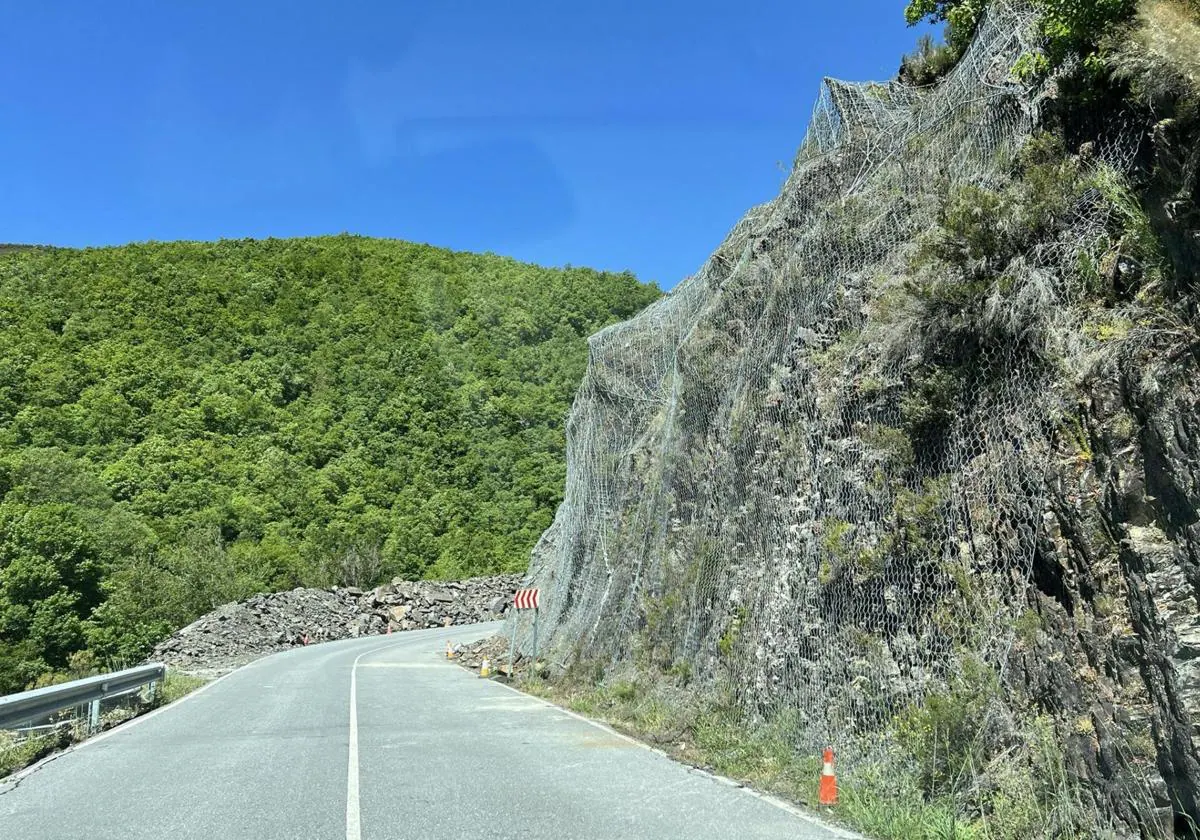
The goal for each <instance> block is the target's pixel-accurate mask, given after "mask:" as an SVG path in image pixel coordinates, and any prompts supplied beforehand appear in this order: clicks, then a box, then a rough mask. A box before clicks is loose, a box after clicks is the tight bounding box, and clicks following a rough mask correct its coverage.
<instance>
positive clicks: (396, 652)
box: [0, 625, 847, 840]
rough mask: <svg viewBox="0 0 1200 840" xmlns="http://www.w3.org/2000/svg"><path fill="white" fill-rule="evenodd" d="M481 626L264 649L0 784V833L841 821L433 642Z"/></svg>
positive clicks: (153, 834)
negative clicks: (480, 668)
mask: <svg viewBox="0 0 1200 840" xmlns="http://www.w3.org/2000/svg"><path fill="white" fill-rule="evenodd" d="M494 629H495V626H489V625H481V626H479V627H476V628H469V629H467V628H452V629H449V630H427V631H420V632H412V633H404V634H396V635H393V636H390V637H387V636H384V637H373V638H368V639H354V640H348V641H343V642H333V643H329V644H324V645H314V646H311V647H307V648H300V649H297V650H293V651H288V652H286V653H282V654H278V655H276V656H272V657H269V658H267V659H262V660H259V661H258V662H255V663H254V664H252V665H249V666H247V667H246V668H243V669H241V670H240V671H237V672H235V673H233V674H231V675H229V676H228V677H226V678H225V679H223V680H221V681H220V682H218V683H216V684H214V685H212V686H211V687H210V688H207V689H205V690H203V691H202V692H201V693H199V694H197V695H195V696H193V697H190V698H187V699H185V700H184V701H182V702H181V703H179V704H176V705H174V706H169V707H167V708H165V709H163V710H162V711H160V712H158V713H156V714H153V715H151V716H148V717H146V718H143V719H142V720H140V721H136V722H134V723H133V724H132V725H126V726H125V727H121V728H119V729H117V730H114V731H112V732H110V733H106V734H105V735H102V736H100V737H99V738H97V739H94V740H93V741H92V742H89V743H87V744H85V745H83V746H82V747H80V748H78V749H76V750H74V751H72V752H69V753H66V754H64V755H62V756H60V757H58V758H56V759H54V760H53V761H50V762H48V763H46V764H44V765H42V766H41V767H40V768H39V769H37V770H36V771H35V772H33V773H30V774H29V775H28V776H26V777H24V778H22V779H21V780H20V781H19V782H18V783H16V784H15V785H14V784H13V783H11V782H9V783H4V782H0V838H5V840H7V838H21V839H22V840H49V839H50V838H53V840H77V839H78V840H85V839H86V838H113V840H136V839H137V838H153V840H185V839H186V838H205V840H238V839H239V838H245V840H307V838H313V840H343V838H345V840H384V838H395V840H408V838H412V840H483V839H484V838H486V839H487V840H518V838H520V840H768V838H770V839H771V840H783V838H786V839H787V840H826V838H834V837H844V836H847V835H846V834H844V833H841V832H836V831H833V830H828V829H824V828H822V827H820V826H818V825H816V824H814V823H812V822H809V821H807V820H806V819H804V818H802V817H800V816H797V815H796V814H794V813H791V812H789V811H787V810H785V809H783V808H780V807H777V806H776V805H773V804H771V803H770V802H767V801H764V800H763V799H760V798H757V797H755V796H753V795H751V794H749V793H747V792H745V791H742V790H739V789H737V788H735V787H732V786H730V785H728V784H725V783H722V782H721V781H718V780H716V779H713V778H711V777H709V776H706V775H705V774H702V773H697V772H695V771H692V770H689V769H688V768H686V767H683V766H682V765H679V764H676V763H674V762H672V761H670V760H668V759H666V758H664V757H662V756H660V755H658V754H656V753H653V752H651V751H649V750H646V749H644V748H642V747H639V746H637V745H635V744H633V743H632V742H630V741H628V740H626V739H624V738H621V737H619V736H616V735H614V734H612V733H610V732H609V731H607V730H605V729H603V728H600V727H596V726H593V725H591V724H589V723H587V722H585V721H582V720H580V719H578V718H575V717H573V716H571V715H568V714H566V713H564V712H562V711H561V710H559V709H557V708H555V707H553V706H550V705H548V704H544V703H542V702H540V701H537V700H534V699H532V698H528V697H525V696H523V695H520V694H517V693H516V692H513V691H511V690H509V689H508V688H506V687H504V686H502V685H498V684H496V683H493V682H491V681H488V680H480V679H478V678H477V677H475V676H473V675H472V674H470V673H468V672H467V671H465V670H463V669H461V668H459V667H458V666H456V665H454V664H452V663H448V662H447V661H446V660H445V658H444V649H445V642H446V640H447V639H451V638H453V639H454V640H456V641H470V640H473V639H476V638H482V637H483V636H485V635H487V634H488V633H490V632H494ZM356 663H357V664H356ZM352 701H353V702H352Z"/></svg>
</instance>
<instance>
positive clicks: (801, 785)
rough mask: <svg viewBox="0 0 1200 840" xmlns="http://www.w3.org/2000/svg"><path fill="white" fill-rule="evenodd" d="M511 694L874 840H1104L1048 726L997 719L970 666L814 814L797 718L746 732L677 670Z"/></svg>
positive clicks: (727, 698)
mask: <svg viewBox="0 0 1200 840" xmlns="http://www.w3.org/2000/svg"><path fill="white" fill-rule="evenodd" d="M518 686H519V687H520V688H522V689H523V690H525V691H528V692H529V693H531V694H535V695H537V696H540V697H544V698H546V699H549V700H551V701H553V702H555V703H559V704H561V705H563V706H565V707H566V708H569V709H571V710H573V711H575V712H578V713H579V714H582V715H585V716H587V717H590V718H593V719H596V720H600V721H603V722H605V723H608V724H610V725H612V726H613V727H614V728H616V729H618V730H620V731H622V732H625V733H626V734H629V735H631V736H634V737H636V738H638V739H640V740H642V741H644V742H646V743H648V744H650V745H653V746H655V747H657V748H659V749H661V750H663V751H664V752H666V753H668V754H669V755H671V756H673V757H674V758H676V759H677V760H679V761H683V762H685V763H688V764H691V765H693V766H696V767H701V768H704V769H707V770H710V771H712V772H715V773H718V774H720V775H723V776H726V777H728V778H731V779H734V780H737V781H739V782H743V783H745V784H746V785H748V786H750V787H752V788H754V789H756V790H759V791H762V792H765V793H771V794H774V795H776V796H779V797H781V798H783V799H785V800H788V801H791V802H794V803H796V804H798V805H801V806H804V807H806V808H808V809H809V810H812V811H814V812H817V813H820V814H821V815H822V816H823V817H825V818H826V819H828V820H830V821H832V822H836V823H840V824H843V825H846V826H848V827H850V828H853V829H855V830H858V831H861V832H863V833H864V834H866V835H867V836H869V837H872V838H877V840H1027V839H1028V838H1033V837H1055V838H1060V840H1091V838H1098V837H1104V836H1106V835H1105V834H1104V827H1103V825H1101V824H1099V823H1098V822H1097V821H1096V815H1094V814H1092V813H1091V812H1090V811H1089V810H1088V809H1087V808H1086V807H1085V806H1084V805H1083V804H1082V803H1081V802H1080V801H1079V800H1078V798H1077V793H1076V790H1075V788H1074V787H1073V785H1072V783H1071V781H1070V779H1069V777H1068V774H1067V772H1066V770H1065V768H1064V760H1063V755H1062V752H1061V748H1060V747H1059V745H1058V743H1057V742H1056V740H1055V737H1054V732H1053V730H1052V728H1051V727H1050V724H1049V721H1048V720H1046V719H1041V718H1036V717H1035V718H1031V719H1029V720H1025V721H1009V720H1003V721H1002V720H999V719H997V715H1000V714H1002V711H1001V709H1002V706H1003V704H1002V703H1001V702H999V701H1000V687H999V684H998V682H997V681H996V679H995V676H994V675H993V674H992V673H991V672H990V671H989V670H987V669H985V668H982V667H980V668H977V669H974V670H972V671H971V672H970V673H968V674H965V675H963V677H961V678H960V679H958V680H956V681H955V682H954V684H953V685H952V686H951V687H950V689H949V690H948V691H947V692H946V693H945V694H942V695H938V696H934V697H930V698H928V700H927V702H925V703H924V704H922V705H920V706H914V707H912V708H911V709H909V710H907V711H906V712H905V713H904V714H902V715H900V716H899V717H898V718H897V719H896V720H895V721H894V722H893V725H892V727H891V729H890V731H889V732H887V733H882V735H881V737H880V738H879V739H878V740H879V743H881V744H882V743H890V744H892V745H893V749H892V750H891V751H889V752H879V753H877V754H876V755H875V756H874V757H873V758H872V759H871V760H870V761H866V762H860V763H858V764H856V765H855V767H854V769H853V771H852V772H845V771H844V770H843V771H839V778H838V788H839V790H838V804H837V805H836V806H833V807H822V806H820V805H819V804H818V799H817V791H818V785H819V782H820V773H821V757H820V748H819V747H818V748H812V749H804V748H803V747H802V746H801V745H800V744H799V743H798V741H797V733H798V732H800V731H802V727H801V726H800V725H799V721H798V717H799V714H800V713H799V711H796V712H795V713H794V715H795V716H796V718H797V719H796V720H794V719H791V718H789V716H788V715H783V716H780V717H777V718H774V719H770V720H767V719H755V718H753V717H751V716H748V715H747V714H746V713H745V712H744V711H742V710H741V709H740V708H739V706H738V705H737V704H736V703H735V702H734V701H733V699H732V696H731V695H730V694H729V692H727V691H724V692H723V691H715V692H711V691H710V692H698V691H697V690H696V689H695V686H692V685H690V684H689V682H688V679H687V676H686V674H685V672H684V670H683V669H682V668H680V669H676V670H675V671H674V672H671V673H656V674H648V672H647V671H646V670H645V669H641V670H634V669H631V668H628V667H624V668H617V669H614V670H613V671H612V672H611V673H609V674H606V673H605V669H604V667H603V666H601V665H599V664H596V663H592V664H587V665H585V664H577V665H575V666H572V667H571V668H570V669H569V670H568V671H567V672H566V673H565V674H563V675H561V676H556V677H554V678H552V679H545V678H542V677H537V676H535V677H530V678H526V679H523V680H520V681H519V682H518Z"/></svg>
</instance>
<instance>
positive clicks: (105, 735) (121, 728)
mask: <svg viewBox="0 0 1200 840" xmlns="http://www.w3.org/2000/svg"><path fill="white" fill-rule="evenodd" d="M262 661H263V660H262V659H256V660H254V661H253V662H249V663H247V664H245V665H243V666H241V667H240V668H235V669H234V670H232V671H230V672H228V673H225V674H222V675H221V676H219V677H217V678H216V679H215V680H210V681H209V682H206V683H205V684H204V685H202V686H200V687H199V688H197V689H196V690H195V691H192V692H189V693H188V694H185V695H183V696H182V697H180V698H179V699H178V700H176V701H175V702H173V703H168V704H167V705H165V706H159V707H158V708H157V709H154V710H152V711H149V712H146V714H144V715H138V716H137V717H133V718H130V719H129V720H127V721H125V722H124V723H121V724H118V725H117V726H114V727H113V728H112V729H110V730H108V731H107V732H101V733H100V734H99V735H93V736H92V737H91V738H88V739H86V740H84V741H80V742H78V743H75V744H71V746H69V747H67V748H66V749H63V750H60V751H58V752H55V753H51V754H50V755H48V756H46V757H45V758H43V759H42V760H41V761H38V762H36V763H34V764H31V765H29V766H28V767H26V768H24V769H23V770H18V771H17V772H16V773H13V774H12V775H11V776H5V777H4V778H3V779H0V792H3V790H4V789H5V788H7V787H8V786H10V785H16V784H19V783H20V782H21V781H22V780H23V779H24V778H25V777H26V776H29V775H31V774H33V773H36V772H37V771H38V770H39V769H41V767H42V765H44V764H49V763H50V762H51V761H55V760H56V759H59V758H62V757H63V756H64V755H70V754H71V753H73V752H79V751H80V750H82V749H86V748H87V747H90V746H92V745H93V744H99V743H100V742H101V741H107V740H108V739H109V738H111V737H113V736H114V735H120V734H121V733H122V732H128V731H129V730H130V729H133V728H134V727H135V726H137V725H138V724H141V723H145V722H146V721H148V720H150V719H151V718H154V717H158V716H159V715H161V714H162V713H163V712H169V711H171V710H172V709H177V708H179V707H180V706H182V705H183V704H184V703H186V702H187V701H188V700H191V699H192V698H194V697H199V696H200V695H201V694H203V693H204V692H206V691H208V690H209V689H210V688H212V687H213V686H214V685H216V684H217V683H219V682H221V681H222V680H224V679H225V678H226V677H232V676H233V675H234V674H236V673H238V672H239V671H243V670H245V669H246V668H250V667H253V666H254V665H257V664H258V663H259V662H262Z"/></svg>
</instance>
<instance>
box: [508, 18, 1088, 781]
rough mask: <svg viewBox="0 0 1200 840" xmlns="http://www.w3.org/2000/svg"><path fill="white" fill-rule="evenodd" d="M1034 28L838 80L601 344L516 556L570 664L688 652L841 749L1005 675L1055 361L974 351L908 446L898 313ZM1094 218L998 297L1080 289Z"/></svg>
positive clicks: (907, 386) (1025, 91) (1024, 107)
mask: <svg viewBox="0 0 1200 840" xmlns="http://www.w3.org/2000/svg"><path fill="white" fill-rule="evenodd" d="M1033 24H1034V20H1033V16H1032V14H1031V12H1030V11H1029V10H1028V9H1027V8H1025V7H1021V6H1003V5H1000V4H997V5H996V6H995V7H994V8H993V10H992V11H991V12H990V13H989V15H988V16H987V18H986V19H985V20H984V21H983V23H982V24H981V27H980V31H979V33H978V35H977V37H976V39H975V41H974V44H973V45H972V47H971V48H970V49H969V51H968V52H967V53H966V55H965V56H964V57H963V59H962V60H961V62H960V63H959V65H958V66H957V67H956V68H955V70H954V71H953V72H952V73H951V74H950V75H949V76H948V77H947V78H946V79H945V80H944V81H942V82H941V83H940V84H938V85H937V86H936V87H933V88H927V89H921V90H914V89H910V88H906V87H904V86H902V85H900V84H898V83H895V82H892V83H887V84H847V83H843V82H837V81H833V80H827V81H826V82H825V83H824V84H823V85H822V89H821V93H820V98H819V100H818V103H817V106H816V109H815V112H814V115H813V118H812V122H811V125H810V128H809V131H808V134H807V137H806V139H805V140H804V143H803V146H802V147H801V150H800V152H799V154H798V157H797V160H796V163H795V167H794V169H793V171H792V174H791V175H790V177H789V179H788V181H787V183H786V185H785V187H784V188H783V191H782V193H781V195H780V196H779V197H778V198H777V199H776V200H774V201H772V202H770V203H768V204H765V205H762V206H760V207H756V208H754V209H753V210H751V211H750V212H749V213H748V214H747V215H746V217H745V218H744V219H743V220H742V221H741V222H740V223H739V224H738V225H737V226H736V227H735V229H734V230H733V232H732V233H731V234H730V235H729V237H728V238H727V239H726V241H725V242H724V243H723V244H722V245H721V247H720V248H719V249H718V250H717V252H716V253H715V254H713V256H712V257H711V258H710V259H709V261H708V262H707V264H706V265H705V266H704V268H703V270H702V271H700V272H699V273H698V274H697V275H695V276H693V277H691V278H689V279H688V280H686V281H685V282H683V283H682V284H681V285H680V286H679V287H678V288H677V289H676V290H675V291H674V292H673V293H672V294H671V295H670V296H669V297H667V298H665V299H663V300H662V301H660V302H659V303H657V304H656V305H654V306H652V307H650V308H649V309H648V310H647V311H645V312H644V313H642V314H641V315H640V316H638V317H637V318H635V319H633V320H632V321H629V322H627V323H624V324H620V325H617V326H614V327H611V328H609V329H607V330H605V331H604V332H601V333H599V334H598V335H596V336H594V337H593V338H592V339H591V342H590V348H591V356H590V364H589V368H588V373H587V376H586V379H585V381H584V383H583V385H582V387H581V389H580V392H579V394H578V396H577V398H576V400H575V404H574V408H573V410H572V413H571V416H570V419H569V423H568V430H567V431H568V475H567V485H566V495H565V499H564V501H563V504H562V506H561V508H560V509H559V511H558V514H557V517H556V519H555V521H554V524H553V525H552V527H551V528H550V529H549V530H548V531H547V532H546V534H545V535H544V536H543V538H542V540H541V542H540V543H539V544H538V546H537V548H536V549H535V551H534V554H533V560H532V565H531V569H530V576H531V579H532V580H533V581H535V582H536V583H537V584H538V585H540V586H541V587H542V588H543V590H544V608H543V614H542V616H541V626H542V628H543V630H542V632H543V638H544V639H546V640H547V641H548V643H549V645H550V646H551V648H552V649H553V650H555V651H556V652H557V655H558V657H559V658H560V659H562V658H565V657H569V656H572V655H589V656H598V657H604V658H610V659H623V658H629V657H631V656H633V655H635V653H636V655H638V656H641V657H646V658H648V659H649V660H650V661H651V662H653V663H655V664H657V665H659V666H661V667H663V668H664V669H665V668H669V667H670V666H671V665H672V664H673V663H677V662H686V663H688V666H689V668H690V669H691V671H692V673H693V674H695V676H696V677H697V678H698V679H700V680H702V681H703V680H708V681H709V682H710V683H712V684H716V683H717V682H718V681H722V680H723V681H724V683H725V686H726V688H727V689H728V690H731V691H732V692H733V694H734V696H735V697H736V699H737V701H738V702H739V703H740V704H741V705H742V706H743V707H744V708H746V709H747V710H749V711H751V712H752V713H755V714H760V715H763V716H772V715H776V714H778V713H780V712H783V711H785V710H786V711H787V712H788V714H789V716H790V719H791V720H794V721H795V734H796V739H797V743H798V745H801V746H805V747H811V748H813V749H814V750H815V749H816V748H817V747H819V746H821V745H823V744H825V743H836V744H838V745H839V746H840V748H841V754H842V757H843V760H844V761H845V760H851V761H853V759H854V756H856V755H858V756H862V755H865V754H867V753H869V752H870V750H871V744H872V737H873V735H872V734H873V733H877V732H878V731H879V729H880V727H881V726H883V725H884V724H886V723H887V721H889V720H891V719H892V718H893V717H895V715H896V714H897V713H898V712H899V711H901V710H902V709H903V708H904V707H906V706H907V705H908V704H910V703H912V702H913V701H915V700H918V699H920V698H921V697H922V696H924V695H925V694H926V693H928V692H929V691H931V690H935V689H936V688H937V687H938V686H943V685H945V682H946V680H947V679H948V677H949V675H950V674H952V673H953V672H954V671H955V670H956V669H958V668H959V667H960V664H961V660H962V659H963V657H964V656H967V655H970V656H972V657H976V658H978V659H979V660H981V661H983V662H985V663H988V664H989V665H991V666H993V667H994V668H996V669H1002V668H1003V664H1004V662H1005V659H1006V656H1007V653H1008V649H1009V647H1010V645H1011V642H1012V631H1011V629H1010V628H1012V627H1013V624H1014V619H1015V617H1016V615H1017V614H1019V612H1020V610H1021V609H1022V608H1023V606H1024V604H1025V601H1024V592H1025V588H1026V585H1027V581H1028V577H1029V573H1030V565H1031V560H1032V557H1033V553H1034V550H1035V540H1036V535H1037V533H1038V531H1039V528H1040V524H1041V519H1042V516H1043V513H1044V491H1043V486H1044V485H1043V482H1042V480H1041V477H1042V476H1044V474H1045V467H1046V463H1047V460H1048V459H1049V457H1050V449H1049V446H1048V444H1046V443H1044V442H1045V441H1046V435H1045V433H1044V428H1045V425H1046V418H1047V416H1048V415H1049V414H1050V413H1051V412H1052V411H1053V407H1052V406H1050V405H1048V404H1047V399H1048V397H1047V396H1046V395H1047V393H1048V392H1049V388H1048V387H1047V386H1048V383H1049V379H1048V378H1047V377H1048V376H1049V374H1048V373H1047V372H1046V371H1044V370H1042V368H1041V367H1039V366H1038V365H1035V364H1031V363H1030V362H1029V360H1028V359H1027V358H1026V357H1025V356H1024V355H1023V353H1022V351H1021V349H1020V344H1019V343H1013V344H1011V345H1008V346H1006V345H1004V344H1003V343H994V344H992V345H988V347H990V349H987V348H985V349H984V350H983V351H982V352H981V353H980V356H979V358H978V359H977V361H976V365H975V368H974V369H973V371H972V373H971V375H970V376H969V377H968V379H967V381H966V383H965V385H964V386H963V387H962V388H961V389H959V391H958V392H957V397H956V398H955V402H954V403H953V404H952V405H951V406H948V407H946V408H945V409H944V411H945V413H946V414H947V415H948V419H947V420H945V422H943V423H941V424H940V428H941V432H940V433H939V434H936V435H933V436H932V437H930V438H929V439H928V440H925V441H923V443H922V445H921V447H920V448H919V452H916V451H914V447H913V446H912V443H911V440H910V438H911V435H905V434H902V433H901V432H900V431H899V428H900V426H901V425H902V421H903V419H904V418H903V417H902V415H905V413H906V411H908V413H909V414H911V413H912V412H911V411H909V410H908V409H906V404H905V399H906V395H907V394H909V393H910V392H911V390H912V387H913V385H912V383H913V381H914V377H915V375H916V373H917V372H918V369H919V367H920V365H921V355H922V352H923V348H922V347H921V345H920V341H921V339H920V336H919V335H918V333H917V332H916V331H914V330H912V329H909V328H908V327H907V326H906V325H907V323H908V322H906V320H905V316H904V313H903V312H902V311H901V312H891V311H888V310H889V307H898V308H901V309H902V308H903V306H904V305H905V304H904V303H903V300H902V297H903V296H900V295H895V294H893V291H894V290H895V289H896V287H897V286H898V284H901V283H902V282H903V277H904V275H905V273H906V270H907V269H908V267H909V266H910V264H911V258H912V251H913V249H914V247H916V246H915V245H914V243H916V242H917V241H918V240H919V239H920V236H921V234H922V233H924V232H925V231H927V230H928V229H929V228H931V227H932V226H933V225H934V223H935V222H936V213H937V211H938V208H939V206H941V202H942V200H943V198H944V196H945V194H946V190H947V188H948V185H954V184H959V185H961V184H980V185H987V184H990V183H993V182H995V181H996V180H997V179H998V178H1000V177H1001V175H1002V173H1004V172H1006V171H1007V170H1009V169H1010V168H1011V166H1012V162H1013V160H1014V159H1015V157H1016V155H1017V153H1018V151H1019V149H1020V148H1021V147H1022V145H1023V144H1024V143H1025V142H1026V141H1027V140H1028V138H1029V137H1030V136H1031V134H1032V132H1033V131H1034V128H1035V125H1036V121H1037V111H1038V103H1039V101H1040V96H1041V95H1042V91H1039V90H1030V89H1029V88H1027V87H1026V86H1024V85H1022V84H1021V83H1020V82H1019V81H1018V80H1017V79H1015V78H1014V77H1013V75H1012V73H1011V68H1012V67H1013V65H1014V63H1015V62H1016V60H1017V58H1018V57H1019V56H1020V55H1021V54H1023V53H1024V52H1026V51H1027V50H1029V49H1031V48H1032V47H1031V43H1032V37H1033V36H1032V34H1031V33H1032V31H1033ZM1104 213H1105V211H1104V210H1103V207H1101V206H1100V205H1099V204H1097V205H1095V206H1091V205H1088V204H1087V203H1086V202H1084V203H1082V204H1081V205H1080V206H1079V207H1077V208H1076V210H1075V219H1074V222H1073V223H1072V224H1071V225H1070V228H1071V229H1070V230H1069V231H1067V232H1065V233H1064V234H1063V235H1062V237H1061V241H1052V242H1047V243H1045V244H1044V246H1043V247H1042V248H1041V249H1040V250H1038V251H1037V252H1035V253H1032V254H1029V255H1028V257H1027V271H1024V272H1022V273H1021V274H1020V277H1019V278H1017V279H1015V280H1014V282H1013V284H1012V289H1011V290H1010V292H1009V294H1010V297H1011V298H1013V299H1016V300H1018V301H1019V303H1020V305H1021V306H1022V307H1025V308H1029V307H1033V308H1040V309H1041V310H1042V311H1052V310H1053V309H1054V308H1055V307H1056V305H1058V304H1061V303H1062V302H1063V301H1064V300H1065V299H1067V298H1069V297H1070V296H1072V295H1074V294H1077V293H1078V291H1077V290H1074V289H1073V288H1072V287H1071V282H1070V280H1069V278H1070V277H1072V276H1074V275H1075V274H1077V273H1078V272H1075V271H1073V270H1072V269H1071V265H1072V261H1078V260H1085V259H1095V255H1091V256H1089V254H1088V253H1087V252H1086V251H1087V249H1086V247H1083V246H1081V243H1084V245H1086V243H1087V242H1088V240H1089V237H1093V235H1094V234H1095V236H1098V235H1099V232H1100V231H1102V230H1103V229H1104V226H1105V224H1106V219H1105V218H1104ZM1061 309H1062V311H1063V312H1064V313H1069V307H1061ZM1008 311H1009V310H1008V308H1007V307H1002V308H999V309H997V311H996V312H994V313H990V314H989V317H991V318H994V319H995V320H996V321H997V322H1000V321H1002V320H1003V319H1004V318H1005V317H1006V313H1007V312H1008ZM1048 317H1057V316H1053V315H1051V316H1048ZM1062 317H1064V318H1065V317H1069V314H1064V315H1062ZM1068 332H1069V331H1068ZM910 422H911V418H910ZM523 631H524V628H523ZM521 644H522V646H524V647H528V644H529V639H528V636H523V640H522V642H521Z"/></svg>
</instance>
